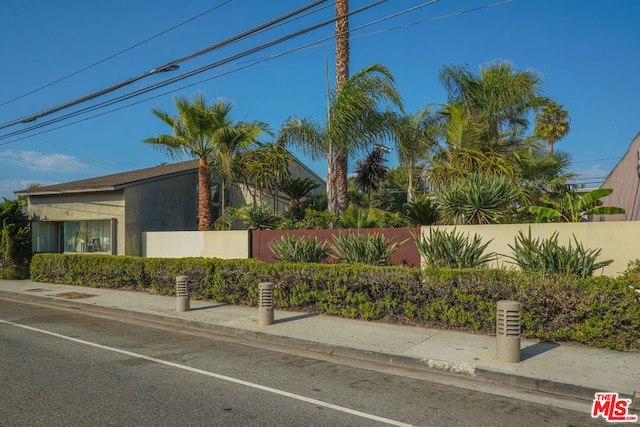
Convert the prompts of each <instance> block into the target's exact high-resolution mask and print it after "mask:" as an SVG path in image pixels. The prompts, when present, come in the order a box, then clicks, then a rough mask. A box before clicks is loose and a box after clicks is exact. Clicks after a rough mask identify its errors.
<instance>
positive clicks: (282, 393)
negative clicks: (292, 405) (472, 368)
mask: <svg viewBox="0 0 640 427" xmlns="http://www.w3.org/2000/svg"><path fill="white" fill-rule="evenodd" d="M0 323H4V324H7V325H11V326H16V327H18V328H22V329H27V330H30V331H34V332H39V333H42V334H46V335H51V336H53V337H56V338H62V339H65V340H69V341H73V342H76V343H78V344H84V345H88V346H91V347H96V348H100V349H102V350H107V351H112V352H114V353H120V354H124V355H127V356H131V357H136V358H138V359H144V360H148V361H150V362H155V363H159V364H161V365H166V366H171V367H173V368H178V369H183V370H185V371H189V372H194V373H196V374H201V375H206V376H208V377H213V378H217V379H220V380H224V381H228V382H232V383H236V384H240V385H243V386H246V387H252V388H255V389H258V390H263V391H266V392H269V393H274V394H279V395H280V396H285V397H289V398H291V399H296V400H301V401H303V402H307V403H311V404H313V405H318V406H324V407H325V408H330V409H334V410H336V411H340V412H345V413H347V414H351V415H355V416H358V417H362V418H367V419H369V420H374V421H379V422H381V423H385V424H389V425H393V426H400V427H413V426H412V424H407V423H403V422H401V421H396V420H391V419H389V418H384V417H379V416H377V415H373V414H367V413H366V412H361V411H356V410H355V409H350V408H345V407H344V406H339V405H334V404H332V403H328V402H323V401H321V400H316V399H312V398H309V397H305V396H300V395H298V394H294V393H289V392H287V391H284V390H278V389H275V388H272V387H267V386H263V385H260V384H256V383H252V382H249V381H244V380H240V379H237V378H233V377H228V376H226V375H220V374H216V373H214V372H209V371H204V370H202V369H197V368H192V367H190V366H186V365H181V364H179V363H173V362H169V361H166V360H161V359H156V358H155V357H150V356H145V355H144V354H139V353H133V352H131V351H127V350H121V349H119V348H115V347H109V346H106V345H102V344H97V343H94V342H90V341H85V340H81V339H78V338H73V337H68V336H66V335H61V334H57V333H55V332H50V331H45V330H43V329H38V328H33V327H31V326H27V325H21V324H19V323H14V322H10V321H8V320H2V319H0Z"/></svg>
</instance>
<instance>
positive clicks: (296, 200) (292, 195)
mask: <svg viewBox="0 0 640 427" xmlns="http://www.w3.org/2000/svg"><path fill="white" fill-rule="evenodd" d="M319 186H320V184H318V183H316V182H314V181H312V180H311V179H310V178H304V179H303V178H294V179H291V178H289V179H286V180H284V181H283V182H281V183H280V190H282V192H283V193H284V194H286V195H287V196H288V197H289V200H290V201H291V213H292V214H293V219H294V220H295V221H300V219H302V212H301V211H300V200H302V199H303V198H304V197H306V196H308V195H309V194H311V192H312V191H313V190H315V189H316V188H318V187H319Z"/></svg>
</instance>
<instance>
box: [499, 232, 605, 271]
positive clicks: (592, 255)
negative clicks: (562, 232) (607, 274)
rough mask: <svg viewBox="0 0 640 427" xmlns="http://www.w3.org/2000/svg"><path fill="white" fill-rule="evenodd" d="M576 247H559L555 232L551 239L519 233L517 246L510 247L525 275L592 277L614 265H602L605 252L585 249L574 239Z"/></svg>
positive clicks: (515, 244)
mask: <svg viewBox="0 0 640 427" xmlns="http://www.w3.org/2000/svg"><path fill="white" fill-rule="evenodd" d="M573 241H574V243H575V247H574V246H572V245H571V242H569V246H567V247H565V246H561V245H559V244H558V232H557V231H556V232H554V233H553V234H552V235H551V237H550V238H548V239H540V238H539V237H537V238H533V237H531V229H529V234H528V235H527V236H525V235H524V233H523V232H522V230H520V231H518V235H517V236H516V238H515V243H514V245H513V246H511V245H509V247H510V248H511V250H512V252H513V256H509V258H511V259H512V260H514V262H513V264H517V265H518V266H519V267H520V268H521V269H522V270H524V271H535V272H539V273H542V274H544V275H564V276H568V275H576V276H579V277H583V278H584V277H589V276H592V275H593V272H594V271H596V270H598V269H600V268H603V267H606V266H607V265H609V264H611V263H612V262H613V260H606V261H600V262H598V260H597V259H598V257H599V256H600V252H601V249H585V248H584V247H583V246H582V244H581V243H580V242H579V241H578V239H577V238H576V236H575V235H573Z"/></svg>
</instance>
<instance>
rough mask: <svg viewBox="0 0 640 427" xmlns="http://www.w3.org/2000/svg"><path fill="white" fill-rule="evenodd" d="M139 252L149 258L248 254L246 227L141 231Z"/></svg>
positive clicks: (218, 256) (224, 256) (230, 256)
mask: <svg viewBox="0 0 640 427" xmlns="http://www.w3.org/2000/svg"><path fill="white" fill-rule="evenodd" d="M142 256H145V257H149V258H184V257H205V258H223V259H246V258H249V231H247V230H232V231H171V232H161V231H156V232H145V233H142Z"/></svg>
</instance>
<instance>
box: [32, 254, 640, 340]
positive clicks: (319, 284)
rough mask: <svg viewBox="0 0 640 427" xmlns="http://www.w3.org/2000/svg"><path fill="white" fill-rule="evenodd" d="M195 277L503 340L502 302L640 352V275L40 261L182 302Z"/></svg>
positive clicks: (563, 331)
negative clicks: (499, 327)
mask: <svg viewBox="0 0 640 427" xmlns="http://www.w3.org/2000/svg"><path fill="white" fill-rule="evenodd" d="M182 274H186V275H188V276H190V278H191V281H192V285H191V288H190V291H191V295H192V296H193V297H195V298H200V299H202V298H206V299H213V300H215V301H217V302H225V303H231V304H243V305H250V306H257V304H258V299H259V292H258V283H260V282H264V281H269V282H274V283H276V284H277V286H276V288H275V290H274V305H275V307H276V308H281V309H289V310H304V311H308V312H315V313H326V314H331V315H336V316H343V317H349V318H356V319H364V320H384V321H388V322H394V323H404V324H407V323H411V324H424V325H429V326H434V327H438V328H457V329H463V330H467V331H476V332H479V333H485V334H492V333H495V322H496V318H495V316H496V314H495V307H496V303H497V302H498V301H500V300H515V301H520V302H521V303H522V313H521V318H522V333H523V335H524V336H525V337H530V338H538V339H540V340H549V341H571V342H576V343H581V344H588V345H592V346H596V347H606V348H612V349H617V350H632V349H640V293H638V292H637V291H636V290H635V289H634V288H640V285H639V283H638V277H637V276H638V275H637V274H625V275H623V276H621V277H618V278H609V277H596V278H587V279H578V278H572V277H569V278H567V277H564V278H562V277H556V278H549V277H542V276H535V275H531V274H525V273H522V272H517V271H506V270H484V269H465V270H450V269H430V270H419V269H412V268H405V267H375V266H365V265H348V264H288V263H279V264H267V263H264V262H261V261H257V260H250V259H249V260H220V259H207V258H182V259H154V258H137V257H124V256H109V255H61V254H38V255H35V256H34V257H33V260H32V262H31V279H32V280H34V281H42V282H53V283H64V284H71V285H85V286H93V287H110V288H124V289H132V290H146V291H152V292H157V293H160V294H163V295H173V294H175V277H176V276H178V275H182Z"/></svg>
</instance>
